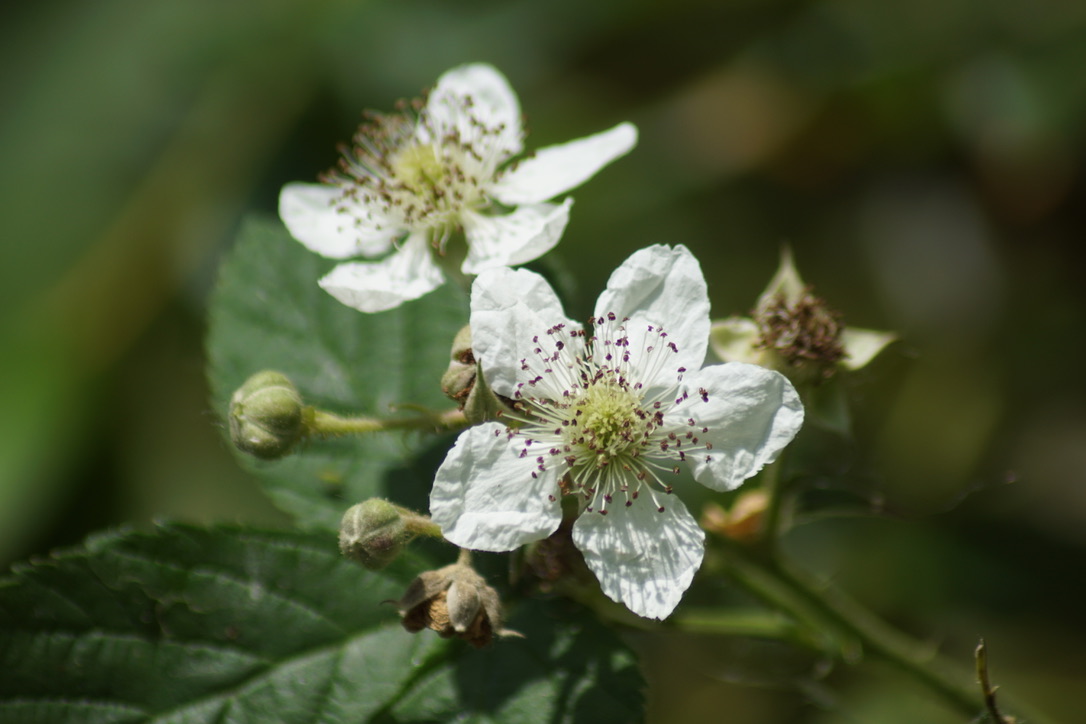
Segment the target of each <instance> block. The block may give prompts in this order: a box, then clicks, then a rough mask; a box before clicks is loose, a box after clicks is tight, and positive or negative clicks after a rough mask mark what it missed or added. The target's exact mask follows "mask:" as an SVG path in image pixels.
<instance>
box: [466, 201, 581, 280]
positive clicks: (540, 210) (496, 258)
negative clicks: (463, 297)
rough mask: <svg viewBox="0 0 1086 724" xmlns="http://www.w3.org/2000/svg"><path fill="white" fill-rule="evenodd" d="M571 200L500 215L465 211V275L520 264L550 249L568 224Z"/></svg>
mask: <svg viewBox="0 0 1086 724" xmlns="http://www.w3.org/2000/svg"><path fill="white" fill-rule="evenodd" d="M572 203H573V199H566V200H565V202H564V203H562V204H560V205H554V204H533V205H532V206H521V207H520V208H519V209H517V210H516V211H514V212H513V213H511V214H506V215H504V216H484V215H483V214H477V213H474V212H466V213H465V214H464V215H463V217H462V223H463V224H464V233H465V234H466V235H467V237H468V258H467V259H466V260H464V267H463V269H464V273H465V274H479V273H480V272H483V271H486V270H487V269H493V268H495V267H499V266H513V265H516V264H524V263H526V262H529V261H531V260H532V259H538V258H539V257H541V256H543V255H544V254H546V253H547V252H548V251H550V250H551V249H553V248H554V246H555V244H557V243H558V240H559V239H560V238H562V232H563V231H564V230H565V228H566V224H567V223H568V222H569V207H570V204H572Z"/></svg>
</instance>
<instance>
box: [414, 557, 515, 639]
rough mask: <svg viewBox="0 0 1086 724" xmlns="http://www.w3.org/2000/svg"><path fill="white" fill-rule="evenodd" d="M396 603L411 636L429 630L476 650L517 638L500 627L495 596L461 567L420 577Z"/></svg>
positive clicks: (456, 565) (468, 569)
mask: <svg viewBox="0 0 1086 724" xmlns="http://www.w3.org/2000/svg"><path fill="white" fill-rule="evenodd" d="M395 603H396V608H397V609H398V610H399V613H400V616H401V617H402V618H403V621H402V623H403V627H404V628H405V629H406V630H407V631H410V632H411V633H416V632H418V631H421V630H423V629H425V628H428V629H431V630H433V631H436V632H437V634H438V635H439V636H441V637H442V638H450V637H452V636H458V637H459V638H462V639H464V640H465V641H467V642H468V643H470V644H471V645H472V646H474V647H475V648H477V649H479V648H483V647H484V646H486V645H488V644H489V643H490V642H491V641H492V640H493V639H494V636H519V635H520V634H518V633H517V632H516V631H510V630H509V629H506V628H504V627H503V626H502V607H501V600H500V599H499V598H498V592H497V591H495V590H494V589H493V588H491V587H490V586H488V585H487V584H486V581H485V580H484V579H483V577H482V576H480V575H479V574H478V573H476V572H475V570H474V569H473V568H472V567H471V566H469V565H465V564H463V563H454V564H453V565H451V566H445V567H444V568H439V569H438V570H436V571H426V572H425V573H422V574H421V575H419V577H418V578H416V579H415V580H414V581H412V582H411V585H410V586H409V587H408V588H407V593H405V594H404V597H403V598H401V599H400V600H399V601H396V602H395Z"/></svg>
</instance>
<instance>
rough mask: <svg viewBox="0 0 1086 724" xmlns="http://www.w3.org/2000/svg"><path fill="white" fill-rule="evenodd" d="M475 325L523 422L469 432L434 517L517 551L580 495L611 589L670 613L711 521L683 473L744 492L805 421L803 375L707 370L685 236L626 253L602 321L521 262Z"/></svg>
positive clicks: (492, 369)
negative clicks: (690, 495)
mask: <svg viewBox="0 0 1086 724" xmlns="http://www.w3.org/2000/svg"><path fill="white" fill-rule="evenodd" d="M471 326H472V336H473V343H474V351H475V354H476V357H477V358H478V359H479V360H480V361H481V363H482V368H483V371H484V374H485V376H486V378H487V382H488V383H489V384H490V386H491V387H492V388H493V389H494V390H495V392H497V393H498V394H501V395H505V396H507V397H509V398H511V399H512V400H514V401H515V402H516V404H517V409H516V411H515V412H514V413H512V414H511V415H508V417H509V418H511V419H509V420H508V422H509V424H508V425H506V424H503V423H499V422H490V423H486V424H483V425H479V426H477V427H474V428H471V429H469V430H468V431H466V432H464V433H463V434H461V436H460V438H459V439H458V440H457V443H456V445H455V446H454V448H453V449H452V450H451V451H450V452H449V455H448V456H447V457H446V459H445V462H444V463H443V464H442V466H441V468H440V469H439V470H438V473H437V477H436V480H435V483H434V489H433V491H432V493H431V496H430V509H431V512H432V514H433V521H434V522H435V523H437V524H438V525H440V526H441V528H442V532H443V533H444V535H445V537H446V538H448V539H449V540H451V541H452V542H454V543H456V544H457V545H460V546H462V547H469V548H477V549H481V550H491V551H503V550H512V549H513V548H516V547H518V546H520V545H523V544H525V543H528V542H531V541H534V540H540V539H542V538H546V537H547V536H549V535H550V534H551V533H553V532H554V531H555V530H556V529H557V528H558V526H559V524H560V522H561V520H562V508H561V504H560V502H559V498H560V497H561V496H562V495H576V496H577V497H578V500H579V506H578V508H579V510H580V516H579V517H578V518H577V520H576V521H575V522H574V524H573V541H574V543H575V545H576V546H577V547H578V548H579V549H580V551H581V552H582V554H583V555H584V557H585V562H586V563H587V564H588V567H589V568H590V569H591V570H592V571H593V573H594V574H595V575H596V577H597V578H598V579H599V581H600V584H601V587H602V589H603V591H604V593H605V594H607V595H608V596H609V597H610V598H612V599H614V600H616V601H619V602H621V603H623V604H625V605H626V606H627V607H628V608H629V609H630V610H632V611H633V612H635V613H637V614H639V615H641V616H646V617H651V618H664V617H666V616H667V615H669V614H670V613H671V611H672V610H673V609H674V608H675V606H676V605H677V604H678V602H679V600H680V599H681V598H682V594H683V592H684V591H685V590H686V588H687V587H688V586H689V585H690V582H691V581H692V579H693V576H694V573H695V572H696V571H697V569H698V568H699V567H700V565H701V560H702V556H703V545H704V539H705V534H704V533H703V532H702V530H701V529H700V528H699V527H698V525H697V523H696V522H695V520H694V518H693V516H691V514H690V513H689V512H688V511H687V509H686V507H685V506H684V505H683V503H682V501H681V500H679V499H678V497H677V496H673V495H671V493H672V484H671V483H670V482H668V481H669V480H674V476H675V474H677V473H679V472H680V471H681V470H682V468H683V466H686V467H688V468H689V469H690V471H691V472H692V473H693V476H694V478H695V479H696V480H697V481H698V482H700V483H702V484H704V485H706V486H708V487H710V488H713V489H715V490H728V489H731V488H734V487H736V486H737V485H739V484H740V483H742V481H743V480H745V479H747V478H749V477H751V476H752V475H754V474H755V473H757V472H758V471H759V470H760V469H761V468H762V467H763V466H764V465H765V464H766V463H768V462H771V461H772V460H774V459H775V458H776V456H777V454H778V453H779V452H780V450H781V448H783V447H784V445H786V444H787V443H788V442H789V441H790V440H791V439H792V437H793V436H794V435H795V433H796V432H797V431H798V429H799V427H800V425H801V424H802V420H803V408H802V406H801V404H800V402H799V397H798V395H797V394H796V391H795V389H794V388H793V387H792V385H791V384H790V383H789V382H788V381H787V380H786V379H785V378H784V377H783V376H782V375H780V374H778V373H776V372H772V371H769V370H766V369H764V368H761V367H757V366H754V365H747V364H724V365H714V366H710V367H705V368H702V362H703V360H704V358H705V353H706V347H707V343H708V335H709V301H708V295H707V291H706V286H705V280H704V278H703V277H702V274H701V269H700V267H699V266H698V263H697V260H696V259H695V258H694V257H693V256H692V255H691V254H690V252H689V251H688V250H687V249H686V248H685V247H682V246H679V247H675V248H670V247H665V246H654V247H650V248H648V249H643V250H642V251H640V252H637V253H636V254H634V255H633V256H632V257H630V259H628V260H627V261H626V262H625V263H624V264H623V265H622V266H621V267H619V269H617V270H616V271H615V273H614V274H613V275H612V277H611V280H610V281H609V283H608V288H607V290H606V291H605V292H604V293H603V294H602V295H601V296H600V298H599V300H598V302H597V305H596V312H595V314H594V317H593V319H592V331H591V333H589V332H588V331H586V330H584V329H582V328H581V326H580V325H578V324H576V323H575V322H572V321H571V320H569V319H567V318H566V317H565V315H564V312H563V311H562V307H561V304H560V303H559V301H558V299H557V297H556V296H555V294H554V291H553V290H552V289H551V288H550V286H549V285H548V284H547V283H546V282H545V281H544V280H543V279H542V278H541V277H539V276H538V275H536V274H533V273H532V272H528V271H524V270H520V271H512V270H508V269H504V270H494V271H491V272H487V273H485V274H483V275H481V276H480V277H479V279H478V280H476V282H475V286H474V288H473V293H472V311H471Z"/></svg>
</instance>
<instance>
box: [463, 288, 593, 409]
mask: <svg viewBox="0 0 1086 724" xmlns="http://www.w3.org/2000/svg"><path fill="white" fill-rule="evenodd" d="M559 324H561V325H565V327H564V328H563V331H562V332H556V333H555V334H553V335H548V334H547V331H548V330H551V329H553V328H554V327H555V325H559ZM580 328H581V326H580V325H579V324H577V323H576V322H574V321H572V320H570V319H569V318H567V317H566V315H565V312H564V311H562V302H561V301H559V299H558V295H557V294H555V293H554V290H553V289H551V285H550V284H548V283H547V280H546V279H544V278H543V277H541V276H539V275H538V274H536V273H535V272H531V271H528V270H527V269H515V270H514V269H509V268H506V267H502V268H499V269H491V270H490V271H486V272H483V273H482V274H480V275H479V277H478V278H477V279H476V280H475V283H474V284H472V287H471V342H472V350H473V352H474V354H475V358H476V359H477V360H479V361H480V363H481V364H482V366H483V372H484V374H486V379H487V382H489V383H490V386H491V387H492V388H493V389H494V391H495V392H497V393H498V394H500V395H505V396H506V397H512V396H514V394H515V393H516V391H517V385H518V383H519V382H526V381H527V380H528V379H529V374H528V373H526V372H525V371H524V370H523V369H522V360H524V361H527V362H529V363H532V362H534V361H535V360H537V359H539V355H540V353H537V352H536V350H537V349H540V350H544V352H543V354H549V353H551V351H552V350H553V343H554V342H558V341H560V342H561V343H562V344H563V345H564V346H565V347H567V348H569V351H570V352H571V353H572V352H575V351H576V350H578V349H579V348H580V346H581V344H582V342H581V340H580V339H572V338H571V337H570V336H569V333H570V332H572V331H573V330H579V329H580ZM569 356H570V357H572V354H570V355H569ZM549 380H550V376H545V378H544V380H543V383H544V384H547V383H548V382H549ZM553 392H554V390H550V389H548V388H546V387H543V388H540V390H539V392H538V396H540V397H547V396H548V394H550V393H553ZM559 394H560V393H559Z"/></svg>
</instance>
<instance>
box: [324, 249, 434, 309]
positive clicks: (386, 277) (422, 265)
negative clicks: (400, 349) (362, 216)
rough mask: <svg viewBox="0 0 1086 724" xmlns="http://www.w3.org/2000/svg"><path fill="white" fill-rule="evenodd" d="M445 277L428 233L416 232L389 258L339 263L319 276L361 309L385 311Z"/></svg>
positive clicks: (333, 291)
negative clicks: (430, 243)
mask: <svg viewBox="0 0 1086 724" xmlns="http://www.w3.org/2000/svg"><path fill="white" fill-rule="evenodd" d="M444 281H445V277H444V275H443V274H442V273H441V269H439V268H438V266H437V264H435V263H434V260H433V257H432V256H431V254H430V245H429V241H428V238H427V236H426V234H423V233H420V234H413V235H411V236H410V237H408V239H407V240H406V241H405V242H404V244H403V246H402V247H401V248H400V249H399V250H397V251H396V252H395V253H394V254H392V255H391V256H389V257H388V258H386V259H382V260H380V261H374V262H347V263H345V264H340V265H339V266H337V267H336V268H335V269H333V270H332V271H331V272H329V273H328V274H327V275H325V276H324V278H322V279H321V280H320V285H321V287H323V288H324V289H325V290H326V291H327V292H328V293H329V294H331V295H332V296H333V297H335V298H336V299H338V300H339V301H341V302H343V303H344V304H346V305H347V306H348V307H354V308H355V309H357V310H359V311H360V312H383V311H385V310H388V309H394V308H395V307H398V306H400V305H401V304H403V303H404V302H406V301H410V300H412V299H418V298H419V297H421V296H422V295H423V294H426V293H428V292H431V291H433V290H434V289H436V288H437V287H439V286H441V284H442V283H443V282H444Z"/></svg>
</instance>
